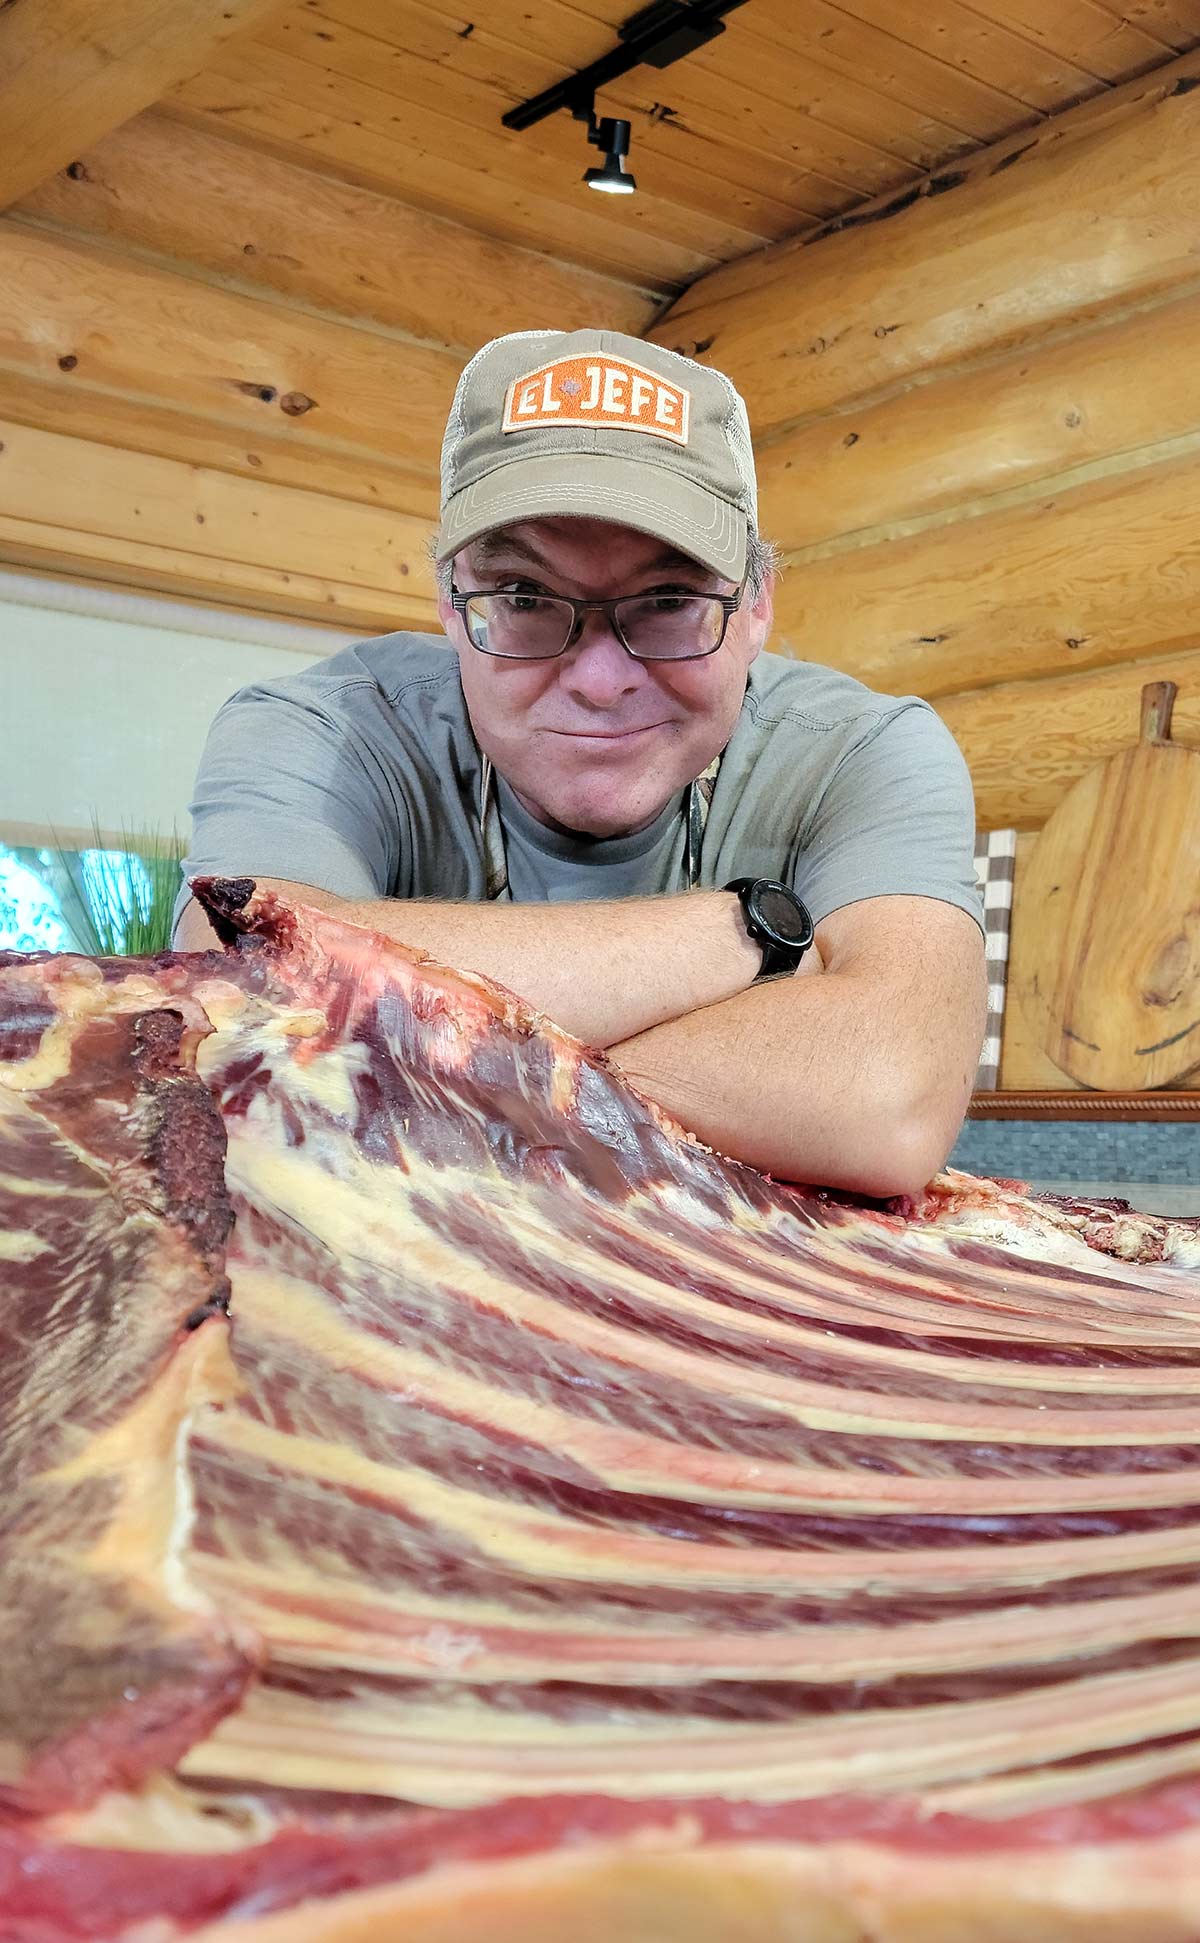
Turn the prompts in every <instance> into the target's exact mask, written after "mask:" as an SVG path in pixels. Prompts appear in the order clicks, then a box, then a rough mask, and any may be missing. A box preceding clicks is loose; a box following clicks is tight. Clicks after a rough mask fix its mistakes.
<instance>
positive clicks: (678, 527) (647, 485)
mask: <svg viewBox="0 0 1200 1943" xmlns="http://www.w3.org/2000/svg"><path fill="white" fill-rule="evenodd" d="M556 517H562V518H568V519H602V520H609V521H611V522H612V524H613V525H615V526H632V527H634V528H635V529H636V531H637V532H639V533H649V534H652V535H653V537H654V538H655V539H656V540H663V541H665V542H666V544H667V545H668V546H674V547H678V549H679V551H680V552H681V553H686V554H687V555H688V557H689V558H690V559H693V560H699V561H700V563H701V565H702V566H705V567H709V568H711V569H712V571H713V573H716V574H719V575H720V576H721V578H722V579H723V580H732V581H734V582H737V583H740V582H741V580H742V578H743V577H744V575H745V572H746V515H745V513H743V512H742V511H741V509H740V507H737V506H732V505H730V503H729V501H728V500H725V499H719V498H718V497H717V495H716V494H715V493H710V492H705V490H704V489H703V487H701V486H698V485H696V484H694V483H693V481H692V480H690V479H683V478H681V477H680V476H679V474H678V473H675V472H670V471H668V470H667V469H666V467H665V466H661V465H652V464H651V465H647V464H640V463H639V462H638V461H637V460H636V459H617V458H612V457H611V456H609V455H608V454H605V453H600V452H574V453H569V454H561V453H560V454H555V456H554V457H553V458H547V457H542V458H526V459H510V460H509V462H508V464H507V465H503V466H497V467H496V468H495V469H494V470H493V471H492V472H489V473H488V474H487V475H486V477H485V478H483V479H480V480H479V481H477V483H476V484H475V485H473V486H466V487H464V488H463V490H462V491H461V492H458V493H455V494H454V495H453V497H452V498H451V499H449V500H448V501H447V502H446V507H445V510H444V512H443V514H442V523H441V527H440V528H439V531H438V543H437V557H438V559H439V560H448V559H449V558H450V556H451V555H452V554H455V553H457V552H459V550H460V549H461V548H462V547H464V546H469V545H470V543H471V541H472V540H476V539H478V538H479V535H480V534H481V533H489V532H491V531H492V530H493V528H495V527H497V526H509V525H512V524H514V523H515V522H516V521H517V520H526V519H554V518H556Z"/></svg>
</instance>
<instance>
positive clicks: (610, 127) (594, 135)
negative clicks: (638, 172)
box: [583, 114, 637, 196]
mask: <svg viewBox="0 0 1200 1943" xmlns="http://www.w3.org/2000/svg"><path fill="white" fill-rule="evenodd" d="M629 134H630V128H629V123H628V122H627V121H614V120H612V119H611V118H610V117H609V116H607V115H606V116H604V118H603V119H602V120H600V121H597V120H596V117H595V115H594V114H593V115H590V116H589V119H588V141H589V142H591V143H592V145H593V147H594V148H600V149H603V150H604V166H603V168H600V169H585V170H584V176H583V179H584V181H585V182H586V183H587V186H588V188H589V189H599V190H601V191H602V192H603V193H604V194H605V195H608V196H631V195H632V194H633V192H634V190H635V189H636V188H637V178H636V176H633V175H631V174H630V172H629V170H628V169H627V168H626V166H625V157H626V156H627V155H628V153H629Z"/></svg>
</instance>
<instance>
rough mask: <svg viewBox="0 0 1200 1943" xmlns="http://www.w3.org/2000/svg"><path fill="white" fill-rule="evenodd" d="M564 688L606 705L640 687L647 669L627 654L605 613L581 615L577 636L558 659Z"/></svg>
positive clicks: (590, 701)
mask: <svg viewBox="0 0 1200 1943" xmlns="http://www.w3.org/2000/svg"><path fill="white" fill-rule="evenodd" d="M560 666H561V668H562V677H561V679H562V683H563V686H564V688H566V689H567V690H568V692H569V693H570V694H572V695H575V696H577V697H578V698H579V699H580V700H581V701H584V702H587V703H589V704H590V705H591V706H592V707H593V708H609V707H611V706H612V704H613V703H614V702H617V701H619V700H620V698H621V696H622V695H628V694H630V693H631V692H632V690H633V689H635V688H640V687H641V685H642V682H643V681H644V680H645V678H646V671H645V669H644V668H643V667H642V664H641V662H640V661H635V660H634V658H633V656H632V655H631V654H626V652H625V650H624V648H623V647H622V646H621V643H620V641H619V639H618V638H617V634H616V632H615V630H614V628H613V625H612V622H611V621H610V620H609V618H608V616H607V614H604V613H600V612H597V611H596V610H593V611H592V612H591V613H590V614H585V615H584V617H583V626H582V628H581V629H580V633H579V637H578V639H577V640H576V641H575V642H574V643H573V645H572V646H571V647H569V648H568V649H567V652H566V654H565V655H564V656H563V659H562V662H561V663H560Z"/></svg>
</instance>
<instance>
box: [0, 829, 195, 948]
mask: <svg viewBox="0 0 1200 1943" xmlns="http://www.w3.org/2000/svg"><path fill="white" fill-rule="evenodd" d="M179 850H180V845H179V844H178V842H177V841H175V840H172V841H171V842H169V843H167V844H151V845H149V846H148V847H147V849H146V851H145V852H144V853H142V852H139V851H136V850H104V849H100V848H98V847H97V848H95V849H89V850H58V849H50V848H47V849H40V850H39V849H36V848H19V847H16V846H9V845H5V844H0V951H84V952H89V953H92V954H98V953H103V954H110V953H123V952H126V951H128V952H153V951H162V950H165V949H166V948H167V946H168V944H169V943H170V924H171V911H172V908H173V905H174V902H175V894H176V892H177V890H178V888H179V877H180V871H179Z"/></svg>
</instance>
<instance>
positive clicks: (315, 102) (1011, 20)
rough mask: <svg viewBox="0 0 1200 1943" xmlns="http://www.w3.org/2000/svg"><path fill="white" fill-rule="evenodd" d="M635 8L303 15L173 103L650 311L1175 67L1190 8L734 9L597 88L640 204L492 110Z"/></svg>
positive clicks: (877, 3) (326, 1) (544, 79)
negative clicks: (775, 246) (589, 274)
mask: <svg viewBox="0 0 1200 1943" xmlns="http://www.w3.org/2000/svg"><path fill="white" fill-rule="evenodd" d="M632 11H634V5H633V0H580V3H579V4H564V3H563V0H481V4H480V7H479V10H478V13H477V14H474V15H472V14H470V13H465V12H463V11H461V10H456V9H455V8H454V7H453V6H452V5H447V4H438V0H299V3H298V4H292V5H290V6H289V7H288V8H287V9H286V10H285V11H284V12H282V13H279V14H276V15H273V16H272V17H271V18H270V19H269V20H268V21H267V23H266V24H265V25H264V26H263V27H261V28H260V29H259V30H258V31H257V32H256V33H254V34H253V36H252V38H250V39H248V40H247V39H243V40H241V41H239V42H237V43H235V44H232V45H229V46H227V47H225V48H224V49H223V50H222V51H221V52H220V53H218V54H217V55H216V57H215V58H214V59H213V60H211V61H210V62H209V63H208V65H207V66H206V67H205V69H204V70H203V72H201V73H200V74H198V75H196V76H195V77H194V78H193V79H191V80H189V81H187V82H185V83H184V84H183V85H182V86H181V87H179V88H178V89H176V90H175V92H174V93H173V94H172V95H171V97H170V99H169V107H170V112H171V113H172V114H173V115H176V116H179V117H185V118H186V119H187V120H188V121H190V122H192V123H193V124H200V125H202V126H205V127H209V128H214V129H219V130H220V131H221V132H222V133H223V134H224V135H225V136H226V137H227V138H229V137H233V138H236V139H238V140H241V141H246V142H249V143H250V144H252V145H254V146H261V147H266V148H269V149H270V150H271V151H272V152H273V153H275V154H281V155H284V156H286V157H288V158H289V159H292V160H295V159H299V158H305V159H307V160H309V161H310V162H312V161H316V162H317V163H318V164H319V165H320V166H321V168H323V169H328V170H330V171H332V172H335V173H337V174H339V175H341V176H344V177H345V178H347V179H349V180H351V181H354V182H358V183H361V184H363V185H365V186H368V187H370V188H373V189H377V190H383V191H385V192H386V193H388V194H389V195H395V196H399V197H400V198H402V199H403V200H405V201H407V202H412V203H415V204H416V205H418V206H419V207H421V208H424V209H429V210H434V211H437V212H439V213H441V214H443V215H449V216H452V217H454V218H455V219H457V220H460V221H463V222H466V223H469V224H471V225H472V226H473V227H475V228H477V229H482V230H484V231H485V232H486V233H487V234H488V235H490V236H496V237H505V238H509V239H511V240H513V241H515V242H519V243H523V244H526V245H529V246H531V247H533V248H534V249H537V250H542V251H546V252H548V253H549V254H551V255H553V256H557V257H561V258H564V259H566V260H568V261H570V262H573V263H579V264H583V265H587V266H588V267H589V268H592V269H596V270H601V271H605V272H609V273H614V274H616V275H617V276H619V277H621V278H623V279H627V280H629V281H630V282H632V283H634V284H636V285H639V286H641V287H642V288H644V289H645V290H646V291H647V292H648V293H650V294H652V295H654V296H656V297H661V296H662V295H664V294H668V293H670V292H673V291H675V290H677V289H678V288H679V287H680V286H681V285H683V284H685V283H689V282H691V281H692V280H693V279H694V278H696V277H698V276H702V275H703V274H704V273H705V272H706V271H708V270H711V269H712V268H714V267H715V265H716V264H718V263H722V262H725V261H727V260H729V259H730V258H732V257H738V256H743V255H745V254H746V253H747V252H749V251H753V250H756V249H758V248H760V247H761V246H762V245H763V244H765V243H770V242H773V241H777V240H778V239H779V238H781V237H785V236H792V235H795V234H797V233H798V232H803V231H805V230H811V229H812V228H814V227H815V226H818V225H820V224H822V223H824V222H827V221H828V220H829V219H830V218H833V217H837V216H839V215H842V214H844V213H845V212H846V211H847V210H850V209H853V208H854V207H855V205H856V204H860V203H862V202H864V201H866V200H867V199H869V198H871V197H874V196H878V195H880V194H882V193H886V192H888V191H892V190H895V189H897V188H900V187H902V186H903V185H905V184H907V183H909V182H912V181H913V180H915V179H918V178H919V177H921V176H922V175H925V174H927V173H929V172H931V171H935V170H937V169H940V168H942V167H944V166H945V165H946V164H947V163H949V162H952V161H954V160H956V159H957V158H959V157H961V156H963V155H964V154H966V153H968V152H970V151H971V150H972V149H975V148H977V147H980V146H982V145H983V144H986V143H989V142H992V141H994V140H996V139H997V138H998V137H1000V136H1003V135H1006V134H1008V133H1010V132H1011V131H1012V130H1014V129H1017V128H1021V127H1025V126H1028V125H1030V124H1035V123H1037V122H1038V121H1040V120H1042V119H1043V118H1044V117H1045V116H1047V115H1049V114H1053V113H1054V112H1056V111H1057V110H1059V109H1061V108H1062V107H1063V106H1065V105H1066V104H1068V103H1072V102H1075V101H1078V100H1081V99H1084V98H1086V97H1088V96H1090V95H1093V94H1095V93H1098V92H1100V91H1102V90H1104V89H1105V88H1108V87H1110V86H1112V85H1113V84H1114V83H1117V82H1119V81H1121V80H1124V79H1127V78H1129V77H1130V76H1132V75H1135V74H1138V73H1141V72H1143V71H1145V70H1147V69H1150V68H1152V67H1154V66H1156V65H1157V64H1158V63H1160V62H1163V61H1166V60H1168V59H1169V58H1170V57H1171V55H1172V54H1173V53H1176V52H1179V51H1182V50H1184V49H1186V48H1189V47H1191V46H1193V45H1194V44H1195V43H1196V41H1197V39H1200V0H1130V4H1128V5H1124V6H1122V5H1121V4H1120V0H843V3H842V4H834V3H833V0H747V4H745V5H744V6H743V7H741V8H739V9H738V10H737V11H736V12H734V13H733V14H731V15H730V16H729V18H728V20H727V23H726V31H725V33H724V34H723V35H721V36H720V37H719V38H718V39H717V40H716V41H715V42H713V43H712V44H710V45H709V46H708V47H706V48H703V49H701V50H699V51H698V52H697V53H695V54H693V55H691V56H689V57H688V59H687V60H686V61H684V62H681V63H678V64H676V65H675V66H673V67H671V68H668V69H665V70H656V69H654V68H648V67H643V68H639V69H636V70H635V71H634V72H633V73H631V74H630V75H628V76H626V77H625V78H624V79H623V80H621V81H618V82H615V83H613V84H611V85H610V86H609V87H607V88H605V90H604V91H603V94H602V97H601V111H602V112H604V113H608V114H620V115H623V116H627V117H628V118H629V119H630V121H631V122H632V124H633V130H634V134H633V145H632V155H631V161H632V165H633V168H634V171H635V173H636V175H637V179H638V183H639V194H638V195H637V196H636V197H632V198H629V199H622V200H621V201H619V202H616V203H614V202H613V201H611V200H610V199H607V198H604V197H600V196H596V195H593V194H591V193H590V192H589V191H588V190H587V189H586V188H585V187H584V186H583V185H582V183H581V180H580V178H581V175H582V172H583V169H584V167H585V166H586V165H587V163H588V162H589V161H594V160H595V159H596V158H595V156H594V154H589V151H588V149H587V146H586V143H585V140H584V133H583V130H582V128H581V127H580V126H579V125H578V124H577V123H574V122H572V121H571V119H570V118H569V117H568V116H567V115H565V114H563V113H559V114H556V115H554V116H553V117H551V118H549V119H547V120H546V121H544V122H542V123H540V124H538V125H537V126H536V127H534V128H532V129H529V130H526V131H525V132H524V133H522V134H511V133H510V132H509V131H508V130H506V129H504V128H502V127H501V126H500V118H501V116H502V114H503V113H504V112H505V110H506V109H508V108H510V107H512V106H513V105H514V104H515V103H516V102H518V101H520V100H521V99H522V98H524V97H526V96H529V95H531V94H535V93H537V92H538V91H539V90H541V89H542V88H545V87H548V86H549V85H551V84H552V83H553V82H556V81H558V80H560V79H562V77H563V76H564V75H565V74H568V73H570V72H571V71H572V70H573V69H575V68H577V67H579V66H582V65H584V64H585V63H587V62H589V61H592V60H594V59H596V58H597V57H598V56H599V55H601V54H603V53H605V52H607V51H608V50H609V49H610V48H611V47H612V46H613V45H614V41H615V29H616V28H617V26H618V25H619V24H620V23H621V21H622V20H624V19H626V18H627V17H628V16H629V14H630V13H631V12H632Z"/></svg>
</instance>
